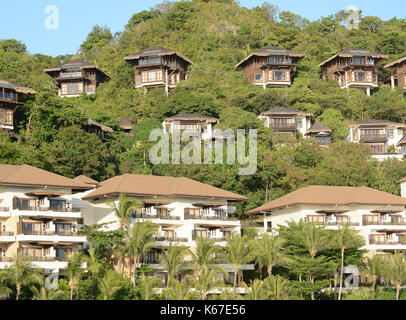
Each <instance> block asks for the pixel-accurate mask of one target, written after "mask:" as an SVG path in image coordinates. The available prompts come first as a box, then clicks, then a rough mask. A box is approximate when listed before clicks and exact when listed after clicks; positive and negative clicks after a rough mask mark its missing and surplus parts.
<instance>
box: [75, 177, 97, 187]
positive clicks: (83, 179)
mask: <svg viewBox="0 0 406 320" xmlns="http://www.w3.org/2000/svg"><path fill="white" fill-rule="evenodd" d="M73 181H79V182H81V183H84V184H88V185H91V186H93V185H98V184H99V181H96V180H94V179H92V178H89V177H86V176H84V175H80V176H77V177H76V178H74V179H73Z"/></svg>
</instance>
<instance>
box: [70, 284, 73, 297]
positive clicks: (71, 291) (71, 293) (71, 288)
mask: <svg viewBox="0 0 406 320" xmlns="http://www.w3.org/2000/svg"><path fill="white" fill-rule="evenodd" d="M70 299H71V300H73V286H72V285H71V286H70Z"/></svg>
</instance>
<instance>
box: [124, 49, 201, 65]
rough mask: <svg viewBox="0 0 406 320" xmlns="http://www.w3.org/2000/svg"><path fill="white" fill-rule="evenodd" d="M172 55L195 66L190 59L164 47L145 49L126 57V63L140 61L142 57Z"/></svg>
mask: <svg viewBox="0 0 406 320" xmlns="http://www.w3.org/2000/svg"><path fill="white" fill-rule="evenodd" d="M171 55H177V56H178V57H179V58H181V59H183V60H185V61H186V62H188V63H189V64H193V62H192V61H190V60H189V59H188V58H186V57H184V56H182V55H181V54H179V53H178V52H176V51H173V50H170V49H167V48H164V47H160V46H158V47H153V48H148V49H145V50H143V51H141V52H138V53H136V54H132V55H129V56H126V57H124V61H127V62H128V61H131V60H138V59H139V58H141V57H148V56H171Z"/></svg>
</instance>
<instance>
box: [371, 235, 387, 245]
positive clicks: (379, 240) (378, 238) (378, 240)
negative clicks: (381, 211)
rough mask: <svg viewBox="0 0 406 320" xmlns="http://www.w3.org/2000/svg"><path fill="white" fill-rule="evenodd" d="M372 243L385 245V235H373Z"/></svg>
mask: <svg viewBox="0 0 406 320" xmlns="http://www.w3.org/2000/svg"><path fill="white" fill-rule="evenodd" d="M371 240H372V243H385V242H386V240H385V235H384V234H373V235H371Z"/></svg>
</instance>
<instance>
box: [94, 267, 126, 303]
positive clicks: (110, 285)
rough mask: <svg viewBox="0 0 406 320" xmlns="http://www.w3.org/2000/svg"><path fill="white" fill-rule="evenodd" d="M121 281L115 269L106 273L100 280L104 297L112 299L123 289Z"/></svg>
mask: <svg viewBox="0 0 406 320" xmlns="http://www.w3.org/2000/svg"><path fill="white" fill-rule="evenodd" d="M121 282H122V279H121V278H120V275H119V274H118V273H117V272H116V271H115V270H112V269H110V270H108V271H107V272H106V274H105V275H104V276H103V277H102V278H100V279H99V280H98V287H99V289H100V292H101V293H102V294H103V299H104V300H109V299H111V298H112V297H113V296H114V294H115V293H116V292H117V291H118V290H120V289H121Z"/></svg>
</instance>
